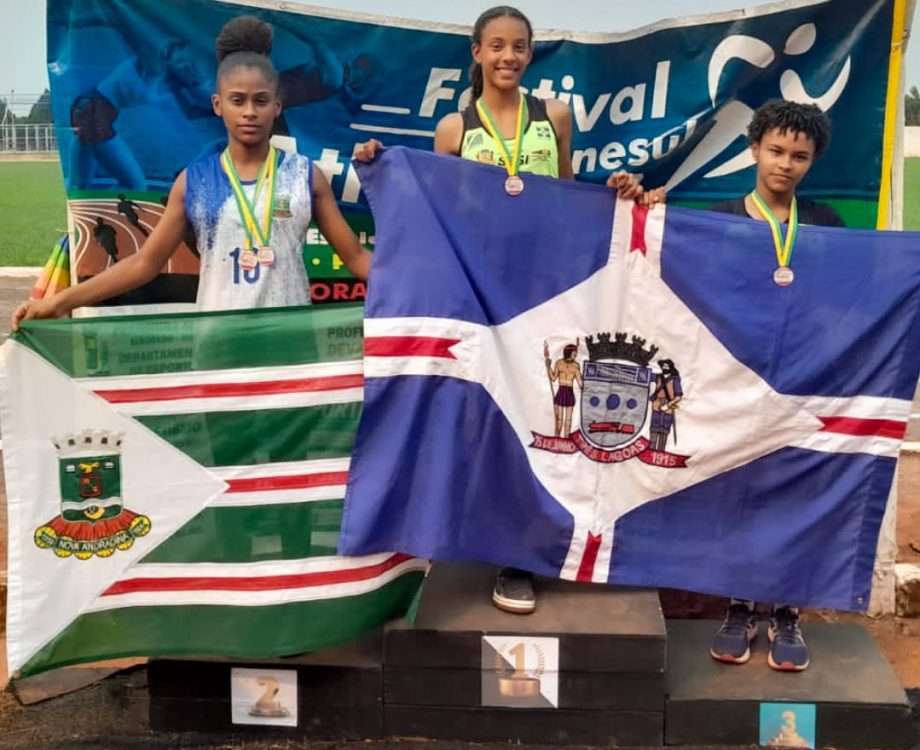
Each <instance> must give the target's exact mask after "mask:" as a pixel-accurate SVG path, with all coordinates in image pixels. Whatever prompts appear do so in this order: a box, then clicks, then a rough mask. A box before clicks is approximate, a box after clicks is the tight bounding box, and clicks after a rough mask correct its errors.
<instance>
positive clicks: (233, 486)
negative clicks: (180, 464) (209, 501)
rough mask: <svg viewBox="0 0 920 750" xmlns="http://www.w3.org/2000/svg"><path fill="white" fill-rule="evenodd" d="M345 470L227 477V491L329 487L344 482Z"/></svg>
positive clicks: (346, 476) (346, 479)
mask: <svg viewBox="0 0 920 750" xmlns="http://www.w3.org/2000/svg"><path fill="white" fill-rule="evenodd" d="M347 481H348V472H347V471H320V472H316V473H315V474H295V475H291V476H286V477H244V478H242V479H228V480H227V484H228V485H230V486H229V487H228V488H227V492H228V493H230V492H260V491H265V490H305V489H307V488H309V487H331V486H334V485H337V484H345V483H346V482H347Z"/></svg>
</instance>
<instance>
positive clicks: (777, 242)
mask: <svg viewBox="0 0 920 750" xmlns="http://www.w3.org/2000/svg"><path fill="white" fill-rule="evenodd" d="M751 200H753V201H754V205H755V206H757V210H758V211H760V215H761V216H763V217H764V219H766V220H767V223H768V224H769V225H770V231H771V232H773V245H774V246H775V248H776V262H777V263H778V264H779V267H780V268H788V266H789V264H790V263H791V262H792V253H793V252H794V251H795V237H796V235H797V234H798V231H799V210H798V207H797V206H796V202H795V196H793V198H792V206H791V207H790V209H789V226H788V228H787V229H786V237H785V238H783V225H782V223H781V222H780V220H779V219H777V218H776V214H774V213H773V212H772V211H771V210H770V207H769V206H768V205H767V204H766V202H765V201H764V199H763V198H761V197H760V196H759V195H758V194H757V191H756V190H755V191H753V192H752V193H751Z"/></svg>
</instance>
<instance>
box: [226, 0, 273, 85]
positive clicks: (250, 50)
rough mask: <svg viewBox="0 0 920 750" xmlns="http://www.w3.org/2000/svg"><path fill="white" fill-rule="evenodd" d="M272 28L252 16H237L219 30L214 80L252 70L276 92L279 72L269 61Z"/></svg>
mask: <svg viewBox="0 0 920 750" xmlns="http://www.w3.org/2000/svg"><path fill="white" fill-rule="evenodd" d="M272 41H273V33H272V27H271V26H269V25H268V24H267V23H265V21H263V20H261V19H260V18H256V17H255V16H238V17H236V18H234V19H232V20H231V21H228V22H227V23H226V24H225V25H224V27H223V28H222V29H221V30H220V34H219V35H218V37H217V41H216V42H215V45H214V47H215V51H216V53H217V62H218V63H219V66H218V68H217V80H218V81H219V80H220V79H221V78H223V77H224V76H225V75H227V74H228V73H229V72H230V71H231V70H236V69H237V68H240V67H245V68H255V69H257V70H259V71H261V72H262V74H263V75H264V76H265V80H266V81H268V82H269V83H270V84H271V85H272V86H273V87H274V88H276V89H277V88H278V71H277V70H275V66H274V65H273V64H272V61H271V60H270V59H269V57H268V56H269V54H271V51H272Z"/></svg>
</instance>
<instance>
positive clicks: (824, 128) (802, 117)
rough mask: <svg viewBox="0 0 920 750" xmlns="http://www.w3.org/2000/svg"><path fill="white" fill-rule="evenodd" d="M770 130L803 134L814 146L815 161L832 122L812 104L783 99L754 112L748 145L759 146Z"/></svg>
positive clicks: (827, 141)
mask: <svg viewBox="0 0 920 750" xmlns="http://www.w3.org/2000/svg"><path fill="white" fill-rule="evenodd" d="M771 130H779V131H780V133H783V134H785V133H786V132H787V131H790V130H791V131H792V132H793V133H803V134H804V135H805V136H807V137H808V138H810V139H811V141H812V143H814V144H815V158H816V159H817V158H818V157H819V156H821V154H823V153H824V150H825V149H826V148H827V144H828V143H829V142H830V139H831V121H830V120H829V119H828V117H827V115H826V114H824V112H822V111H821V110H820V109H819V108H818V107H816V106H815V105H814V104H799V103H798V102H789V101H786V100H785V99H772V100H770V101H768V102H767V103H766V104H763V105H761V106H760V107H758V108H757V111H756V112H754V116H753V117H752V118H751V124H750V125H748V142H749V143H752V144H753V143H759V142H760V140H761V139H762V138H763V137H764V135H766V134H767V133H769V132H770V131H771Z"/></svg>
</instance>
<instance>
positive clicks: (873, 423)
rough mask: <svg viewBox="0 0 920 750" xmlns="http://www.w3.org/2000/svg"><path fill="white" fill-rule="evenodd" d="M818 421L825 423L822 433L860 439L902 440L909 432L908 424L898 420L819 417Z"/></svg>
mask: <svg viewBox="0 0 920 750" xmlns="http://www.w3.org/2000/svg"><path fill="white" fill-rule="evenodd" d="M818 419H820V420H821V421H822V422H823V423H824V427H822V428H821V432H836V433H838V434H840V435H857V436H859V437H868V436H872V435H877V436H878V437H883V438H894V439H895V440H901V439H902V438H903V437H904V433H905V432H906V431H907V422H903V421H898V420H896V419H861V418H859V417H818Z"/></svg>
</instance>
